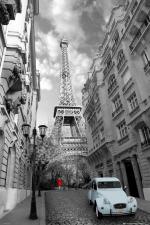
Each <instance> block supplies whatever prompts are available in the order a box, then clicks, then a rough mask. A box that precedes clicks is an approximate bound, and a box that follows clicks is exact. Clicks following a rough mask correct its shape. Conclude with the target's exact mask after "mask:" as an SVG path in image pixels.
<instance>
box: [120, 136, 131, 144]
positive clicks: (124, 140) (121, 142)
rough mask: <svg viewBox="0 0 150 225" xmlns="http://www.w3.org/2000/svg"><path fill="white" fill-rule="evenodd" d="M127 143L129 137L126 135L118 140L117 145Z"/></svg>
mask: <svg viewBox="0 0 150 225" xmlns="http://www.w3.org/2000/svg"><path fill="white" fill-rule="evenodd" d="M127 141H129V135H128V134H127V135H126V136H124V137H123V138H121V139H119V140H118V144H119V145H123V144H124V143H126V142H127Z"/></svg>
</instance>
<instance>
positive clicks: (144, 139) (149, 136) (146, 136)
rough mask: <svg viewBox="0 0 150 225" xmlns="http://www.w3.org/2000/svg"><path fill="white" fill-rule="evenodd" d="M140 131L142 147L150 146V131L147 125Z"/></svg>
mask: <svg viewBox="0 0 150 225" xmlns="http://www.w3.org/2000/svg"><path fill="white" fill-rule="evenodd" d="M138 131H139V136H140V140H141V144H142V145H148V144H150V129H149V128H148V127H147V126H146V125H144V126H143V127H142V128H140V129H139V130H138Z"/></svg>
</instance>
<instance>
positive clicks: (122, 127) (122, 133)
mask: <svg viewBox="0 0 150 225" xmlns="http://www.w3.org/2000/svg"><path fill="white" fill-rule="evenodd" d="M117 135H118V139H122V138H124V137H126V136H127V135H128V130H127V125H126V121H125V120H123V121H122V122H121V123H120V124H119V125H118V126H117Z"/></svg>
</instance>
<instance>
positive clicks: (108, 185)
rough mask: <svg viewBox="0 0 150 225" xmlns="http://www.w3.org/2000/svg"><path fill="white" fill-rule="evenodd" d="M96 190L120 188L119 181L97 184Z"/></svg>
mask: <svg viewBox="0 0 150 225" xmlns="http://www.w3.org/2000/svg"><path fill="white" fill-rule="evenodd" d="M98 188H121V184H120V182H119V181H104V182H98Z"/></svg>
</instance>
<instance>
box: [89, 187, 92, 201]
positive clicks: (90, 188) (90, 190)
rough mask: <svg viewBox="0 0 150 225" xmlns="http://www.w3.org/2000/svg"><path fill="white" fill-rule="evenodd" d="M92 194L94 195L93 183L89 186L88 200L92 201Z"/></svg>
mask: <svg viewBox="0 0 150 225" xmlns="http://www.w3.org/2000/svg"><path fill="white" fill-rule="evenodd" d="M91 193H92V183H90V184H89V186H88V200H91Z"/></svg>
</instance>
